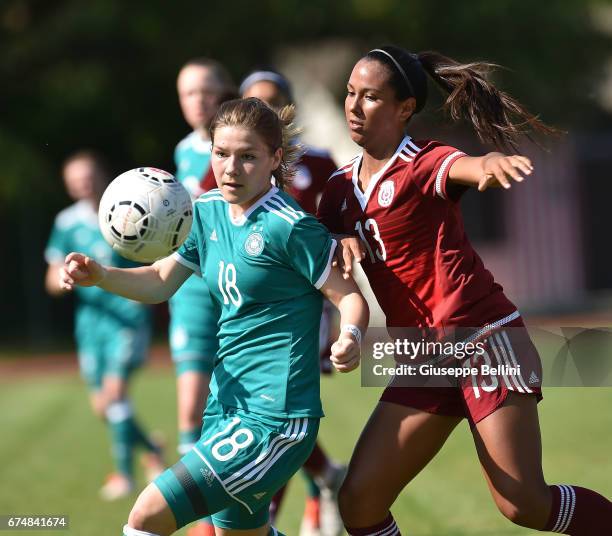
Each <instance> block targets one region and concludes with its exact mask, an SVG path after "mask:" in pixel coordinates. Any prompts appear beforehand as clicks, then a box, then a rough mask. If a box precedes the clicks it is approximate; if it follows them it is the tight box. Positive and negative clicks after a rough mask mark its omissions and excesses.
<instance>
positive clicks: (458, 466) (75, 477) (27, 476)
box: [0, 368, 612, 536]
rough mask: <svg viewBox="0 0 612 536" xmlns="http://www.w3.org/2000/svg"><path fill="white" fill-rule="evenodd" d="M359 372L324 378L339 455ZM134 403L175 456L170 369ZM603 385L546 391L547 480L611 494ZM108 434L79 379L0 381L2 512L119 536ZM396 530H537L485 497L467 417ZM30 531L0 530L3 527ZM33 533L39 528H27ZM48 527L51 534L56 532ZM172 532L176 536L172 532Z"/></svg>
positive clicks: (347, 448) (85, 534) (142, 384)
mask: <svg viewBox="0 0 612 536" xmlns="http://www.w3.org/2000/svg"><path fill="white" fill-rule="evenodd" d="M359 381H360V379H359V374H353V375H350V376H340V375H338V374H337V375H335V377H333V378H331V379H325V380H324V382H323V398H324V406H325V411H326V413H327V418H325V419H324V421H323V423H322V427H321V437H322V441H323V444H324V446H325V448H326V449H327V450H328V451H330V452H331V454H332V455H333V456H334V457H335V458H337V459H344V460H347V459H348V457H349V456H350V454H351V451H352V447H353V445H354V443H355V441H356V439H357V436H358V434H359V432H360V430H361V428H362V426H363V424H364V422H365V420H366V418H367V417H368V415H369V413H370V411H371V409H372V407H373V406H374V404H375V402H376V400H377V396H378V394H379V389H374V388H367V389H366V388H361V387H360V385H359ZM134 396H135V400H136V408H137V412H138V414H139V415H140V416H141V418H142V420H143V421H144V422H145V423H146V424H147V426H148V427H150V428H155V429H159V430H162V431H163V432H164V433H165V435H166V436H167V437H168V447H169V448H168V454H169V456H168V457H169V458H171V459H170V461H174V459H175V458H174V452H175V410H176V407H175V401H174V397H175V392H174V378H173V374H172V371H171V369H170V368H167V369H165V368H161V369H152V370H148V371H145V372H143V373H142V374H140V376H139V377H137V378H136V380H135V384H134ZM611 407H612V389H597V388H590V389H584V388H583V389H569V388H563V389H561V388H557V389H548V390H547V391H546V392H545V400H544V402H543V403H542V404H541V405H540V412H541V419H542V432H543V438H544V466H545V471H546V474H547V478H548V480H549V481H550V482H567V483H580V484H583V485H586V486H589V487H593V488H595V489H598V490H599V491H601V492H602V493H604V494H606V495H607V496H612V456H610V452H612V412H611V411H610V408H611ZM108 445H109V444H108V440H107V437H106V429H105V427H104V426H103V425H102V423H100V422H97V421H96V420H95V419H94V418H93V417H92V415H91V413H90V410H89V407H88V404H87V400H86V390H85V387H84V386H83V384H82V382H81V381H80V379H79V378H78V376H77V375H76V374H65V375H54V376H52V377H48V378H45V377H40V376H37V377H33V378H29V379H28V378H18V379H15V378H14V379H9V378H4V379H3V378H1V377H0V483H1V485H0V515H3V514H54V515H59V514H66V515H68V516H70V530H69V531H65V532H57V533H56V534H73V535H78V536H107V535H108V536H119V534H120V533H121V526H122V525H123V523H124V522H125V521H126V519H127V514H128V512H129V509H130V506H131V504H132V499H129V500H124V501H120V502H116V503H104V502H101V501H99V500H98V498H97V490H98V487H99V485H100V484H101V482H102V481H103V479H104V476H105V474H106V473H107V472H108V471H109V469H110V467H111V461H110V452H109V446H108ZM303 497H304V486H303V484H302V480H301V478H296V479H294V481H293V482H292V484H291V488H290V491H289V493H288V495H287V500H286V502H285V504H284V508H283V511H282V512H281V517H280V520H279V523H278V526H279V528H280V529H281V530H283V531H284V532H285V533H286V534H287V536H297V534H298V527H299V521H300V517H301V511H302V501H303ZM393 513H394V515H395V518H396V520H397V521H398V524H399V525H400V527H402V529H403V531H404V534H407V535H408V534H409V535H410V536H418V535H444V536H451V535H457V536H459V535H485V534H486V535H488V536H497V535H506V534H508V535H509V534H536V533H535V532H533V531H529V530H524V529H520V528H518V527H514V526H512V525H511V524H510V523H508V522H506V521H505V520H504V519H502V517H501V515H500V514H498V512H497V510H496V508H495V507H494V505H493V503H492V501H491V500H490V498H489V494H488V491H487V489H486V486H485V483H484V480H483V478H482V476H481V474H480V469H479V467H478V464H477V461H476V456H475V453H474V448H473V445H472V441H471V436H470V435H469V430H468V427H467V425H466V424H463V425H461V426H460V427H459V428H458V429H457V431H456V432H455V433H454V435H453V436H452V438H451V439H450V441H449V442H448V444H447V445H446V446H445V448H444V449H443V450H442V452H441V453H440V455H439V456H438V457H437V459H436V460H435V461H434V462H433V463H432V464H431V465H430V466H429V467H428V468H427V469H426V470H425V471H424V472H423V473H422V474H421V475H420V476H419V477H418V478H417V479H416V480H415V481H414V482H413V483H412V484H411V485H410V486H409V488H408V489H407V490H405V491H404V493H403V494H402V495H401V497H400V498H399V499H398V500H397V502H396V504H395V505H394V507H393ZM13 533H14V534H34V532H31V531H23V530H20V531H18V532H17V531H3V532H2V534H7V535H8V534H13ZM36 533H37V534H41V532H40V531H36ZM54 533H55V532H54ZM179 534H184V531H181V532H180V533H179Z"/></svg>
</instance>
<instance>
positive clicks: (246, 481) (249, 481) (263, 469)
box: [228, 419, 308, 493]
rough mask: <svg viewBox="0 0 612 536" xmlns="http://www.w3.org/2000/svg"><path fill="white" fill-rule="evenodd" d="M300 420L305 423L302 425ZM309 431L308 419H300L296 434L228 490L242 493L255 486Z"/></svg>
mask: <svg viewBox="0 0 612 536" xmlns="http://www.w3.org/2000/svg"><path fill="white" fill-rule="evenodd" d="M300 420H301V421H303V422H302V423H300ZM300 425H301V429H300V430H299V431H298V428H299V427H300ZM307 429H308V419H298V422H297V423H296V429H295V431H294V433H293V434H292V435H291V436H289V437H287V438H286V439H284V440H283V441H282V442H279V443H278V444H277V449H276V453H274V454H271V455H270V456H268V459H267V460H266V461H265V463H264V464H262V465H261V466H260V467H257V468H256V469H254V470H253V471H251V472H250V473H249V474H248V475H245V476H244V477H243V478H242V479H240V480H238V481H236V482H234V484H232V485H231V486H228V489H230V490H231V492H232V493H240V492H241V491H243V490H244V489H246V488H248V487H249V486H251V485H253V484H254V483H255V482H258V481H259V480H261V479H262V478H263V477H264V475H265V474H266V473H267V472H268V471H269V470H270V469H271V468H272V467H273V466H274V464H275V463H276V462H277V461H278V460H279V458H280V457H281V456H282V455H283V454H284V453H285V452H287V450H289V449H290V448H291V447H294V446H296V445H297V444H298V443H300V442H301V441H302V440H303V439H304V437H305V436H306V430H307Z"/></svg>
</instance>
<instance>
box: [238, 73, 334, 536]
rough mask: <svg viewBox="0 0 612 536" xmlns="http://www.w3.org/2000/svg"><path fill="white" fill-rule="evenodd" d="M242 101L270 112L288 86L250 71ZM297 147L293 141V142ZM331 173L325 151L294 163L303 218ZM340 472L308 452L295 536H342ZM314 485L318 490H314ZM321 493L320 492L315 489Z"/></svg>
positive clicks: (325, 319)
mask: <svg viewBox="0 0 612 536" xmlns="http://www.w3.org/2000/svg"><path fill="white" fill-rule="evenodd" d="M240 94H241V96H242V97H244V98H248V97H255V98H258V99H260V100H262V101H263V102H265V103H266V104H267V105H268V106H270V107H271V108H272V109H274V110H280V109H281V108H282V107H283V106H287V105H290V104H293V103H294V101H293V92H292V90H291V85H290V83H289V81H288V80H287V79H286V78H285V77H284V76H283V75H282V74H280V73H278V72H275V71H269V70H266V71H254V72H252V73H251V74H249V75H248V76H247V77H246V78H245V79H244V80H243V82H242V83H241V84H240ZM293 141H294V143H298V140H293ZM335 170H336V164H335V163H334V161H333V160H332V158H331V156H330V154H329V153H328V152H327V151H323V150H319V149H314V148H312V147H305V150H304V151H303V154H302V155H301V157H300V159H299V160H298V161H297V163H296V173H295V175H294V177H293V179H292V180H291V182H290V184H289V187H288V188H287V192H288V193H289V194H290V195H291V196H292V197H293V198H294V199H295V200H296V201H297V202H298V203H299V205H300V206H301V207H302V209H304V210H305V211H306V212H309V213H310V214H316V211H317V205H318V203H319V199H320V197H321V194H322V192H323V189H324V188H325V184H326V182H327V179H328V178H329V176H330V175H331V174H332V173H333V172H334V171H335ZM333 318H334V307H333V306H332V305H331V303H329V302H328V301H327V300H326V301H324V303H323V314H322V316H321V328H320V332H319V348H320V362H321V372H323V373H325V374H329V373H331V363H330V361H329V356H330V347H331V344H332V343H333V341H334V340H335V339H336V338H337V337H334V335H337V334H335V333H333V327H332V324H333ZM345 471H346V468H345V466H341V465H338V464H336V463H334V462H333V461H331V460H330V459H329V458H328V457H327V456H326V455H325V452H324V451H323V449H322V448H321V446H320V442H319V441H317V443H316V444H315V446H314V449H313V451H312V454H311V455H310V457H309V458H308V460H306V463H305V464H304V472H303V474H304V476H305V478H306V481H307V494H308V497H307V499H306V507H305V509H304V516H303V518H302V525H301V527H300V536H319V534H320V535H321V536H336V535H337V534H339V533H340V532H342V530H343V527H342V520H341V518H340V513H339V511H338V506H337V501H336V497H337V492H338V489H339V487H340V484H341V483H342V479H343V478H344V474H345ZM317 482H318V483H319V484H320V485H318V484H317ZM321 488H322V489H321ZM285 491H286V487H283V488H282V489H281V490H279V492H278V493H277V494H276V495H275V497H274V499H273V500H272V503H271V510H270V513H271V516H272V520H274V518H275V517H276V515H277V514H278V511H279V510H280V506H281V503H282V500H283V495H284V493H285Z"/></svg>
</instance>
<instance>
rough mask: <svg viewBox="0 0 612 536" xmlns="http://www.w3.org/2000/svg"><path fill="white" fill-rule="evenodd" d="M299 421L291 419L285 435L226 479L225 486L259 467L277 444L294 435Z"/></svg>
mask: <svg viewBox="0 0 612 536" xmlns="http://www.w3.org/2000/svg"><path fill="white" fill-rule="evenodd" d="M296 421H297V419H291V421H289V425H288V426H287V431H286V433H284V434H279V435H277V436H276V437H275V438H274V439H273V440H272V441H271V442H270V444H269V445H268V448H267V449H266V450H265V451H264V452H262V453H261V454H260V455H259V456H257V458H255V459H254V460H253V461H252V462H250V463H248V464H247V465H245V466H244V467H243V468H242V469H240V470H239V471H236V472H235V473H234V474H233V475H232V476H230V477H229V478H226V479H225V480H224V481H223V482H224V484H225V485H226V486H227V485H230V483H231V482H232V481H233V480H236V479H237V478H239V477H241V476H243V475H245V473H246V472H247V471H249V470H250V469H252V468H253V467H255V466H256V465H259V464H260V463H261V462H262V461H263V460H264V459H265V458H267V457H268V455H269V454H270V453H271V452H272V451H274V450H275V448H276V444H277V443H279V442H280V441H283V439H284V438H286V437H288V436H290V435H291V434H292V429H293V428H294V426H295V424H296Z"/></svg>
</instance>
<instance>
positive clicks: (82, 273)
mask: <svg viewBox="0 0 612 536" xmlns="http://www.w3.org/2000/svg"><path fill="white" fill-rule="evenodd" d="M59 277H60V281H59V284H60V287H61V288H63V289H66V290H73V289H74V287H75V285H79V286H81V287H93V286H94V285H98V284H100V283H101V282H102V281H103V280H104V278H105V277H106V270H105V269H104V267H103V266H102V265H101V264H99V263H97V262H96V261H94V260H93V259H92V258H90V257H87V256H86V255H83V254H82V253H70V254H69V255H68V256H67V257H66V259H65V260H64V266H62V267H61V268H60V276H59Z"/></svg>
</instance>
